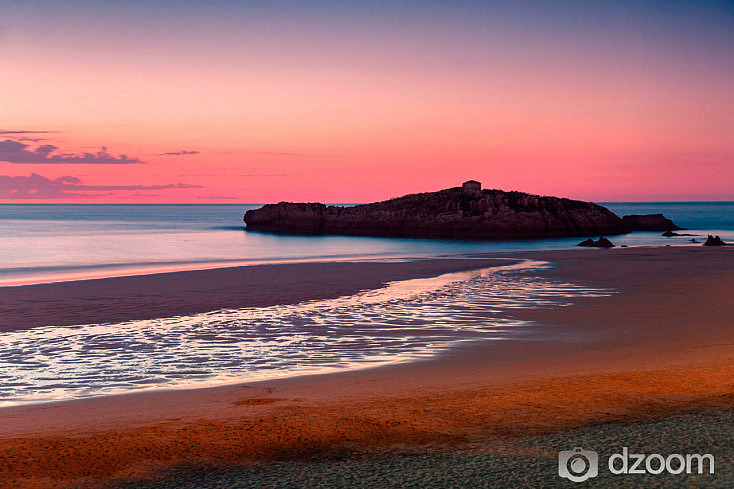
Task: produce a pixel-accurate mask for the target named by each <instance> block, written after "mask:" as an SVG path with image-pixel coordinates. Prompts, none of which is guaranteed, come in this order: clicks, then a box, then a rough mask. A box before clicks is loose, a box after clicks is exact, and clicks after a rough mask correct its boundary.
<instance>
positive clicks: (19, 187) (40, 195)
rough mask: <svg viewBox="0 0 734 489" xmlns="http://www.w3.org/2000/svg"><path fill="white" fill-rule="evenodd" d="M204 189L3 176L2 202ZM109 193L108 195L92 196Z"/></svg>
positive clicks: (0, 185)
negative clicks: (100, 183) (129, 192)
mask: <svg viewBox="0 0 734 489" xmlns="http://www.w3.org/2000/svg"><path fill="white" fill-rule="evenodd" d="M187 188H202V187H201V186H200V185H190V184H187V183H171V184H165V185H85V184H84V183H83V182H82V181H81V180H80V179H79V178H77V177H72V176H65V177H59V178H56V179H54V180H52V179H50V178H46V177H44V176H41V175H39V174H37V173H32V174H31V175H30V176H27V177H24V176H18V177H12V176H9V175H0V199H67V198H79V197H87V198H95V197H102V196H106V195H111V193H110V192H117V191H139V190H164V189H187ZM89 192H107V193H101V194H100V193H89Z"/></svg>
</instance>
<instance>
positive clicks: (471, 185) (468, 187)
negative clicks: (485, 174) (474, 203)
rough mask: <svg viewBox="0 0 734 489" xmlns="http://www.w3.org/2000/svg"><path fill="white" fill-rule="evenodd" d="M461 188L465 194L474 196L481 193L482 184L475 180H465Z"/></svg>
mask: <svg viewBox="0 0 734 489" xmlns="http://www.w3.org/2000/svg"><path fill="white" fill-rule="evenodd" d="M461 188H462V189H463V190H464V192H465V193H467V194H476V193H479V192H481V191H482V184H481V183H480V182H477V181H476V180H467V181H466V182H464V183H463V184H462V185H461Z"/></svg>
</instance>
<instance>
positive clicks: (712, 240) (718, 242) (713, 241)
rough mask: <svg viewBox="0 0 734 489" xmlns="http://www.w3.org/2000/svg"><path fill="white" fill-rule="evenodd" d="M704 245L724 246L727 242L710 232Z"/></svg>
mask: <svg viewBox="0 0 734 489" xmlns="http://www.w3.org/2000/svg"><path fill="white" fill-rule="evenodd" d="M703 245H704V246H724V245H726V243H724V241H723V240H722V239H721V238H720V237H718V236H711V235H710V234H709V236H708V238H706V242H705V243H704V244H703Z"/></svg>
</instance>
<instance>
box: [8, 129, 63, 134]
mask: <svg viewBox="0 0 734 489" xmlns="http://www.w3.org/2000/svg"><path fill="white" fill-rule="evenodd" d="M53 132H58V131H26V130H23V129H20V130H18V129H15V130H13V129H0V134H51V133H53Z"/></svg>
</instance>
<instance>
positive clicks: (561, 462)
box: [558, 447, 599, 482]
mask: <svg viewBox="0 0 734 489" xmlns="http://www.w3.org/2000/svg"><path fill="white" fill-rule="evenodd" d="M558 475H559V476H561V477H564V478H566V479H568V480H570V481H573V482H583V481H585V480H586V479H590V478H592V477H596V476H597V475H599V454H598V453H596V452H595V451H593V450H584V449H583V448H581V447H576V448H574V449H573V450H564V451H562V452H558Z"/></svg>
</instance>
